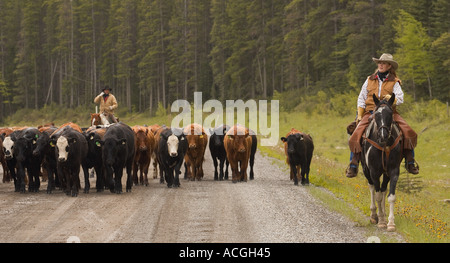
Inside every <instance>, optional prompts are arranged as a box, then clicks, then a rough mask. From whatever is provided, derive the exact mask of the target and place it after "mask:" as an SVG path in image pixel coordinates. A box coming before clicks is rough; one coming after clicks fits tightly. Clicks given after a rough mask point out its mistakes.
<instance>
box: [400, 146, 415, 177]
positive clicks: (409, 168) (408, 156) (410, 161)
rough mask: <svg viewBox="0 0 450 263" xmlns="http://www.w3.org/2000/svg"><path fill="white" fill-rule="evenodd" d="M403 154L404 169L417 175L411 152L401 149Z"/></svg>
mask: <svg viewBox="0 0 450 263" xmlns="http://www.w3.org/2000/svg"><path fill="white" fill-rule="evenodd" d="M403 154H404V156H405V161H406V162H405V168H406V170H407V171H408V173H412V174H418V173H419V167H418V166H417V167H416V166H415V161H414V154H413V150H409V149H403Z"/></svg>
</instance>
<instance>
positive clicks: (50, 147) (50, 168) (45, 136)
mask: <svg viewBox="0 0 450 263" xmlns="http://www.w3.org/2000/svg"><path fill="white" fill-rule="evenodd" d="M56 130H57V128H56V127H46V128H41V129H40V131H41V136H39V138H38V139H37V141H36V148H35V149H34V150H33V155H34V156H40V157H41V158H42V169H43V170H46V171H47V174H48V184H47V193H48V194H50V193H52V191H53V189H54V188H55V181H56V183H57V185H58V186H60V185H59V178H58V173H57V166H56V157H55V149H54V146H55V145H54V143H52V142H51V140H50V135H51V134H52V133H53V132H54V131H56Z"/></svg>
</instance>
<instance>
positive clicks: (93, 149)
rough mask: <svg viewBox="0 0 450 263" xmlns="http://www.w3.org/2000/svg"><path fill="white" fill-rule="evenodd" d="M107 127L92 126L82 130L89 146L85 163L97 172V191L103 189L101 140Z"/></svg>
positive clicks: (103, 175) (103, 174) (103, 173)
mask: <svg viewBox="0 0 450 263" xmlns="http://www.w3.org/2000/svg"><path fill="white" fill-rule="evenodd" d="M107 129H108V128H107V127H93V128H88V129H87V130H86V131H84V134H85V136H86V140H87V143H88V148H89V150H88V155H87V165H88V168H92V167H93V168H94V170H95V173H96V174H97V182H96V188H97V192H103V190H104V189H105V172H104V169H103V160H102V144H101V141H102V139H103V136H104V135H105V132H106V130H107Z"/></svg>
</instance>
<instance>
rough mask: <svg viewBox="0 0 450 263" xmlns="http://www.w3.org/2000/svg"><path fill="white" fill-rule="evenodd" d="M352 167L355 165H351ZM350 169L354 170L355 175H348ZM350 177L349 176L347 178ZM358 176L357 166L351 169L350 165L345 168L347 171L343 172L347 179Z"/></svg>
mask: <svg viewBox="0 0 450 263" xmlns="http://www.w3.org/2000/svg"><path fill="white" fill-rule="evenodd" d="M353 165H354V166H356V165H355V164H353ZM351 169H355V173H350V170H351ZM349 175H350V176H349ZM357 175H358V166H356V167H352V164H349V165H348V166H347V169H346V170H345V176H346V177H347V178H353V177H356V176H357Z"/></svg>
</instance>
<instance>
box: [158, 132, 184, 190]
mask: <svg viewBox="0 0 450 263" xmlns="http://www.w3.org/2000/svg"><path fill="white" fill-rule="evenodd" d="M187 148H188V143H187V140H186V136H185V135H184V134H183V130H182V129H176V128H172V129H170V128H166V129H165V130H164V131H162V132H161V135H160V140H159V145H158V153H157V154H158V160H159V162H160V168H161V169H162V170H163V171H164V175H165V179H166V182H167V187H169V188H171V187H179V186H180V177H179V176H180V173H181V171H180V168H181V165H182V164H183V160H184V155H185V154H186V151H187ZM174 172H175V176H174Z"/></svg>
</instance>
